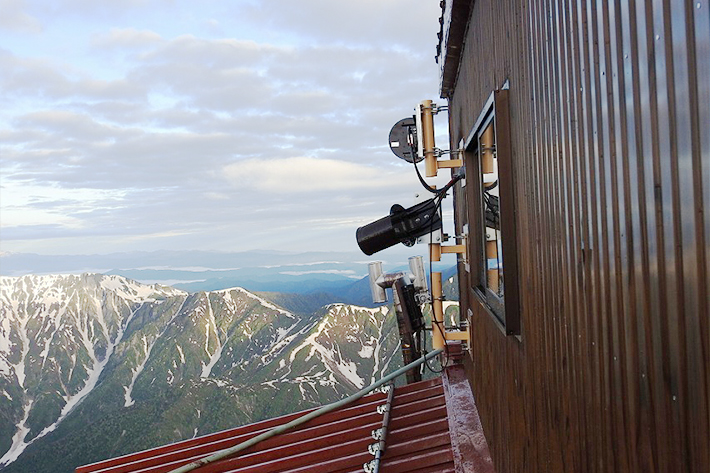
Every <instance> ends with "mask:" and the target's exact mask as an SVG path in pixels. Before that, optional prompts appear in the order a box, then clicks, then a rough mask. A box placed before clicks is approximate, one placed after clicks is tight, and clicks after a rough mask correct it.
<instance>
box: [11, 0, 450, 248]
mask: <svg viewBox="0 0 710 473" xmlns="http://www.w3.org/2000/svg"><path fill="white" fill-rule="evenodd" d="M439 16H440V10H439V2H438V1H437V0H427V1H424V0H421V1H412V0H360V1H356V2H345V1H332V0H330V1H325V0H324V1H316V0H299V1H294V0H272V1H210V0H206V1H199V2H196V1H181V0H104V1H95V0H64V1H61V0H60V1H51V2H50V1H46V0H45V1H32V0H27V1H23V0H0V166H1V169H0V178H1V182H0V184H1V188H0V205H1V207H0V223H1V228H0V251H2V252H29V253H40V254H92V253H112V252H121V251H131V250H141V251H152V250H221V251H246V250H251V249H257V248H258V249H274V250H281V251H316V250H317V251H351V250H357V246H356V243H355V237H354V234H355V229H356V228H357V227H358V226H361V225H363V224H366V223H369V222H370V221H373V220H375V219H377V218H379V217H381V216H383V215H385V214H387V212H388V211H389V207H390V206H391V205H392V204H394V203H399V204H402V205H404V206H405V207H406V206H408V205H411V204H412V203H414V194H415V193H416V192H418V191H419V190H420V186H419V184H418V181H417V179H416V175H415V174H414V172H413V170H412V169H411V165H408V164H407V163H404V162H403V161H399V160H398V159H397V158H396V157H395V156H394V155H393V154H391V152H390V151H389V147H388V144H387V136H388V133H389V129H390V127H391V126H392V125H393V124H394V123H395V122H396V121H398V120H399V119H400V118H403V117H405V116H408V115H411V113H412V110H413V107H414V106H415V104H416V103H417V102H419V101H421V100H423V99H426V98H430V99H434V100H436V99H437V97H438V94H437V90H438V68H437V65H436V63H435V61H434V55H435V48H436V42H437V38H436V33H437V31H438V28H439V23H438V18H439ZM439 102H441V100H439ZM445 120H446V118H445V117H441V118H440V119H439V121H440V123H441V126H440V129H441V128H443V130H444V131H445V130H446V124H445ZM444 139H445V137H443V138H442V140H444ZM439 145H440V146H441V147H444V148H445V147H446V145H445V144H444V143H441V142H440V143H439ZM445 181H446V178H440V179H439V180H438V181H433V182H434V183H437V182H439V183H443V182H445Z"/></svg>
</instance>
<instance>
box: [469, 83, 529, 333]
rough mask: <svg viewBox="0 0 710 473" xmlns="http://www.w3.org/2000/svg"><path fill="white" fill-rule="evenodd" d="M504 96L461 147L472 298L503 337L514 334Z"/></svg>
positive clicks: (496, 97)
mask: <svg viewBox="0 0 710 473" xmlns="http://www.w3.org/2000/svg"><path fill="white" fill-rule="evenodd" d="M509 133H510V120H509V116H508V90H498V91H495V92H494V93H493V94H491V96H490V97H489V99H488V101H487V102H486V106H485V107H484V109H483V111H482V112H481V114H480V115H479V117H478V120H476V124H475V125H474V127H473V129H472V130H471V132H470V133H469V135H468V138H467V139H466V142H465V150H466V154H465V165H466V186H467V188H468V189H467V192H466V198H467V200H468V205H467V207H468V226H469V249H468V250H469V251H468V253H469V256H470V278H469V279H470V281H471V292H472V295H473V297H472V298H471V302H472V303H474V304H475V303H476V300H478V302H479V303H480V304H482V305H483V307H484V308H485V310H486V311H487V312H488V313H490V314H491V315H492V316H493V318H494V320H495V321H496V322H497V323H498V325H499V326H500V327H501V329H502V330H503V331H504V332H505V333H506V334H508V335H519V334H520V316H519V307H518V306H519V302H518V278H517V271H518V270H517V245H516V235H515V207H514V204H515V198H514V189H513V182H514V180H513V167H512V162H511V146H510V134H509Z"/></svg>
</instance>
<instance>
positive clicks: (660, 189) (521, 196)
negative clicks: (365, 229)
mask: <svg viewBox="0 0 710 473" xmlns="http://www.w3.org/2000/svg"><path fill="white" fill-rule="evenodd" d="M464 48H465V49H464V51H463V54H462V59H461V63H460V66H459V69H458V77H457V79H456V83H455V86H454V89H453V92H452V95H451V97H450V98H449V107H450V112H449V115H450V131H451V146H452V147H456V146H457V145H458V143H459V141H460V140H461V139H462V138H465V137H466V136H467V135H468V133H469V132H470V130H471V127H472V126H473V121H474V120H475V119H476V117H477V116H478V114H479V112H480V110H481V109H482V107H483V105H484V103H485V100H486V98H487V97H488V96H489V94H490V93H491V91H493V90H494V89H496V88H500V87H501V86H502V85H503V83H504V82H505V81H506V80H509V81H510V101H511V108H510V116H511V135H512V150H513V161H514V179H515V182H516V188H515V190H516V196H515V199H516V219H517V221H516V223H517V229H518V230H517V235H516V239H517V245H518V257H519V277H518V284H519V288H520V294H521V325H522V331H521V337H520V338H515V337H506V336H505V335H504V334H503V333H502V332H501V331H500V330H499V329H498V328H497V327H496V326H495V323H494V322H493V319H492V318H491V316H490V315H489V314H488V313H486V312H485V310H484V309H483V308H482V307H481V306H480V304H478V303H477V299H476V296H475V295H474V294H472V293H470V292H468V291H467V287H468V286H469V281H468V278H467V276H466V274H465V270H464V269H463V265H461V267H460V274H461V277H460V281H461V285H462V287H461V289H462V292H463V294H462V304H463V305H464V306H468V307H469V308H470V314H471V317H470V328H471V331H472V337H473V339H472V344H471V345H472V346H471V355H472V357H471V366H470V372H471V376H472V379H473V388H474V394H475V395H476V402H477V404H478V407H479V410H480V415H481V419H482V422H483V427H484V430H485V433H486V436H487V438H488V441H489V445H490V447H491V453H492V454H493V458H494V461H495V465H496V468H497V470H498V471H499V472H500V473H505V472H522V471H550V472H602V471H638V472H685V471H692V472H708V471H710V373H709V372H710V330H709V325H710V320H709V319H710V315H709V312H710V307H709V306H710V254H709V253H710V217H708V215H707V211H706V209H709V208H710V0H664V1H660V0H659V1H653V2H651V1H648V2H644V1H640V0H624V1H611V0H610V1H593V0H532V1H527V0H526V1H523V0H477V1H475V2H474V5H473V9H472V12H471V19H470V22H469V26H468V32H467V34H466V40H465V46H464ZM463 199H464V194H463V193H461V192H459V193H458V194H457V195H456V213H457V218H458V223H457V224H458V225H459V226H462V225H463V224H464V223H466V221H467V217H466V213H467V211H466V203H465V201H464V200H463Z"/></svg>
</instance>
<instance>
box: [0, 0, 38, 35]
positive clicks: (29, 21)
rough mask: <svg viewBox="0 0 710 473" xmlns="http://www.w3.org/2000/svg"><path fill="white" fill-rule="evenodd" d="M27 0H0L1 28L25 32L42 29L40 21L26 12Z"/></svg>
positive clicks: (36, 31) (35, 31) (34, 31)
mask: <svg viewBox="0 0 710 473" xmlns="http://www.w3.org/2000/svg"><path fill="white" fill-rule="evenodd" d="M25 9H26V2H24V1H22V0H0V12H2V15H0V30H2V29H5V30H11V31H19V32H25V33H39V32H41V31H42V24H41V23H40V21H39V20H38V19H37V18H35V17H33V16H31V15H29V14H27V13H26V12H25Z"/></svg>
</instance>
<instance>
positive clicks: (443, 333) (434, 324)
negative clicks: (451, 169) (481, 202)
mask: <svg viewBox="0 0 710 473" xmlns="http://www.w3.org/2000/svg"><path fill="white" fill-rule="evenodd" d="M462 177H463V175H462V174H459V175H456V176H454V178H452V179H451V181H449V183H448V184H446V185H445V186H444V187H443V188H442V189H441V191H440V192H439V193H438V195H437V196H436V197H435V198H434V200H435V201H436V200H437V199H438V202H436V204H435V206H434V212H441V201H442V200H443V199H444V197H446V191H448V190H449V189H450V188H451V186H453V185H454V183H456V182H457V181H458V180H459V179H461V178H462ZM429 220H430V225H429V242H430V244H431V242H432V240H433V239H434V222H433V218H430V219H429ZM430 248H431V247H430ZM433 270H434V264H433V262H432V260H431V250H430V251H429V288H430V290H431V288H432V272H433ZM442 315H443V314H442ZM434 327H436V329H438V330H439V332H440V333H441V338H442V339H443V340H444V353H445V355H446V364H442V366H441V370H435V369H433V368H432V367H431V366H429V362H428V360H427V361H426V362H425V366H426V367H427V368H428V369H429V371H431V372H432V373H437V374H438V373H442V372H443V371H444V369H446V367H447V366H448V364H449V346H448V345H447V344H446V327H445V326H444V323H443V322H439V321H438V320H436V314H435V313H434V295H433V294H432V302H431V330H432V339H433V332H434V330H435V328H434ZM424 348H425V349H424V353H425V354H426V338H425V346H424Z"/></svg>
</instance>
